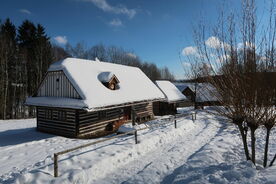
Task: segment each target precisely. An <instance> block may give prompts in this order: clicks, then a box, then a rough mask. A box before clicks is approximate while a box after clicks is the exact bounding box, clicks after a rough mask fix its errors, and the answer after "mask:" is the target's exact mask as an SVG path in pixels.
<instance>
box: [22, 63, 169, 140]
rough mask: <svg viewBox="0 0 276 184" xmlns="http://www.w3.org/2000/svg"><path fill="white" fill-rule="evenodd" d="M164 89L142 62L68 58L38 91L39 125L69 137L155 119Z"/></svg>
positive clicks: (35, 99)
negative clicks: (138, 65) (126, 63)
mask: <svg viewBox="0 0 276 184" xmlns="http://www.w3.org/2000/svg"><path fill="white" fill-rule="evenodd" d="M164 98H165V97H164V95H163V93H162V92H161V91H160V90H159V89H158V87H156V86H155V85H154V83H153V82H152V81H151V80H150V79H149V78H148V77H147V76H146V75H145V74H144V73H143V72H142V71H141V70H140V69H139V68H136V67H130V66H124V65H118V64H112V63H106V62H100V61H91V60H83V59H75V58H67V59H64V60H62V61H59V62H56V63H54V64H52V65H51V66H50V67H49V69H48V72H47V74H46V76H45V78H44V79H43V81H42V82H41V85H40V86H39V88H38V90H37V93H36V94H35V95H33V96H32V97H29V98H27V100H26V104H27V105H30V106H36V109H37V129H38V130H39V131H44V132H48V133H53V134H58V135H63V136H68V137H93V136H100V135H103V134H107V133H110V132H113V131H114V130H116V129H117V128H118V127H119V126H120V125H121V124H123V123H125V122H127V121H130V120H132V121H133V122H143V121H146V120H148V119H151V118H152V117H153V116H154V114H153V108H152V102H154V101H158V100H162V99H164Z"/></svg>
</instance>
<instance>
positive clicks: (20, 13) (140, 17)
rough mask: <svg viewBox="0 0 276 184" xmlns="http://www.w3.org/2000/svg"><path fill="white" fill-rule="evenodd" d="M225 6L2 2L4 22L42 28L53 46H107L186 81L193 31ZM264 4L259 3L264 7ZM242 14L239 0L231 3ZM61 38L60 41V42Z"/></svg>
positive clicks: (173, 0) (161, 0)
mask: <svg viewBox="0 0 276 184" xmlns="http://www.w3.org/2000/svg"><path fill="white" fill-rule="evenodd" d="M222 2H224V1H222V0H2V1H1V2H0V19H2V20H3V19H5V18H8V17H9V18H10V19H11V20H12V21H13V22H14V23H15V24H16V25H20V24H21V23H22V21H23V20H25V19H29V20H31V21H33V22H35V23H41V24H42V25H43V26H44V27H45V28H46V32H47V34H48V35H49V36H50V37H51V38H52V40H53V42H56V43H57V44H60V45H61V46H62V45H63V44H65V43H66V42H69V43H70V44H73V45H74V44H76V43H77V42H80V41H82V42H84V43H85V44H86V45H87V46H88V47H89V46H92V45H95V44H98V43H102V44H104V45H116V46H120V47H123V48H124V49H126V50H129V51H133V52H134V53H135V54H136V55H138V56H140V58H141V59H142V60H144V61H150V62H154V63H156V64H157V65H158V66H160V67H163V66H167V67H168V68H169V69H170V70H171V71H172V72H173V73H174V74H175V75H176V77H177V78H183V77H184V76H183V75H184V74H183V69H182V66H181V62H180V59H179V53H181V51H182V49H183V48H185V47H188V46H191V45H193V33H192V31H193V28H192V25H194V24H196V23H197V22H198V21H199V20H200V19H201V18H204V20H205V21H206V22H208V24H209V23H210V24H212V23H215V21H216V17H217V13H218V12H219V10H220V8H221V7H222ZM263 2H264V0H260V1H258V4H260V5H261V4H262V3H263ZM224 3H226V6H225V7H227V8H226V10H227V11H230V10H237V9H238V8H239V7H240V1H239V0H229V1H225V2H224ZM55 38H56V39H55Z"/></svg>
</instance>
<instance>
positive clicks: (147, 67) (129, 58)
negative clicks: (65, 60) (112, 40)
mask: <svg viewBox="0 0 276 184" xmlns="http://www.w3.org/2000/svg"><path fill="white" fill-rule="evenodd" d="M66 52H67V53H68V54H69V55H71V56H72V57H76V58H82V59H91V60H95V58H98V59H99V60H100V61H105V62H110V63H117V64H122V65H128V66H135V67H138V68H140V69H141V70H142V71H143V72H144V73H145V74H146V75H147V76H148V77H149V78H150V79H151V80H152V81H155V80H160V79H166V80H174V75H173V74H172V73H171V72H170V71H169V69H168V68H167V67H164V68H158V67H157V66H156V65H155V64H154V63H149V62H143V61H142V60H141V59H140V58H139V57H138V56H137V55H135V54H134V53H133V52H128V51H126V50H124V49H123V48H120V47H116V46H109V47H108V46H104V45H103V44H98V45H95V46H92V47H91V48H87V47H86V46H85V44H84V43H77V44H76V45H75V46H71V45H70V44H67V45H66Z"/></svg>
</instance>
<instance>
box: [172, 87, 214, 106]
mask: <svg viewBox="0 0 276 184" xmlns="http://www.w3.org/2000/svg"><path fill="white" fill-rule="evenodd" d="M195 84H196V83H176V84H175V85H176V86H177V88H178V89H180V90H181V91H184V90H185V89H186V88H190V89H191V90H192V91H193V92H195V91H196V101H197V102H206V101H218V100H219V94H218V92H217V90H216V88H215V87H214V86H213V85H212V84H210V83H197V84H196V86H195ZM195 89H196V90H195Z"/></svg>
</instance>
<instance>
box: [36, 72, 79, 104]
mask: <svg viewBox="0 0 276 184" xmlns="http://www.w3.org/2000/svg"><path fill="white" fill-rule="evenodd" d="M34 96H37V97H63V98H75V99H81V97H80V95H79V94H78V92H77V90H76V89H75V88H74V86H73V85H72V84H71V82H70V81H69V79H68V78H67V76H66V75H65V74H64V72H63V71H52V72H47V74H46V76H45V78H44V79H43V81H42V82H41V84H40V86H39V88H38V90H37V93H36V94H35V95H34Z"/></svg>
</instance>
